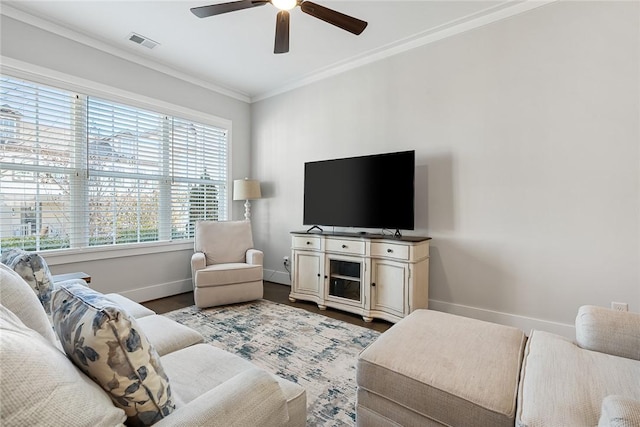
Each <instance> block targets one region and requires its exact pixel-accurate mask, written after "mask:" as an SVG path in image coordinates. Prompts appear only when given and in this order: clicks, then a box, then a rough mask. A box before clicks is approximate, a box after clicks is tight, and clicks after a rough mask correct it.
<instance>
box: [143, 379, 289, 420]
mask: <svg viewBox="0 0 640 427" xmlns="http://www.w3.org/2000/svg"><path fill="white" fill-rule="evenodd" d="M288 421H289V412H288V410H287V400H286V398H285V397H284V394H283V393H282V390H281V389H280V385H279V384H278V381H277V380H276V379H275V378H274V377H273V376H271V374H269V373H267V372H266V371H263V370H262V369H258V368H252V369H249V370H247V371H244V372H242V373H240V374H238V375H236V376H235V377H233V378H231V379H229V380H227V381H225V382H224V383H222V384H220V385H219V386H217V387H215V388H213V389H211V390H209V391H208V392H206V393H205V394H203V395H202V396H200V397H198V398H196V399H194V400H192V401H191V402H189V403H188V404H186V405H184V406H182V407H180V408H178V409H177V410H176V411H175V412H173V413H172V414H170V415H169V416H168V417H167V418H163V419H162V420H161V421H160V422H158V423H156V424H154V426H157V427H168V426H176V427H178V426H190V427H195V426H207V427H217V426H220V427H233V426H237V427H245V426H261V427H281V426H283V425H285V424H286V423H287V422H288Z"/></svg>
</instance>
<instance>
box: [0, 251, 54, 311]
mask: <svg viewBox="0 0 640 427" xmlns="http://www.w3.org/2000/svg"><path fill="white" fill-rule="evenodd" d="M0 262H1V263H2V264H5V265H6V266H7V267H9V268H11V269H12V270H13V271H15V272H16V273H18V275H19V276H20V277H22V278H23V279H24V281H25V282H27V284H28V285H29V286H31V288H32V289H33V292H35V294H36V296H37V297H38V299H39V300H40V303H41V304H42V307H44V311H45V312H46V313H47V314H50V313H51V292H52V290H53V278H52V277H51V272H50V271H49V266H48V265H47V262H46V261H45V260H44V258H42V257H41V256H40V255H38V254H36V253H29V252H26V251H24V250H22V249H11V250H9V251H7V252H4V253H3V254H2V256H1V257H0Z"/></svg>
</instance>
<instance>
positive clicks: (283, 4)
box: [271, 0, 298, 10]
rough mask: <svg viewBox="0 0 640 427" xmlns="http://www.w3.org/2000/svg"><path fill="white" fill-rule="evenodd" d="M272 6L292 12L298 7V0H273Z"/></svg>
mask: <svg viewBox="0 0 640 427" xmlns="http://www.w3.org/2000/svg"><path fill="white" fill-rule="evenodd" d="M271 4H272V5H274V6H275V7H277V8H278V9H280V10H291V9H293V8H294V7H296V6H297V5H298V0H271Z"/></svg>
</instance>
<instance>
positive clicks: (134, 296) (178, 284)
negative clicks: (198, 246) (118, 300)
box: [119, 278, 193, 302]
mask: <svg viewBox="0 0 640 427" xmlns="http://www.w3.org/2000/svg"><path fill="white" fill-rule="evenodd" d="M192 290H193V284H192V282H191V278H188V279H183V280H177V281H175V282H167V283H159V284H157V285H152V286H146V287H144V288H137V289H131V290H129V291H123V292H119V294H121V295H122V296H125V297H127V298H129V299H130V300H133V301H135V302H145V301H151V300H154V299H158V298H165V297H170V296H172V295H178V294H183V293H185V292H189V291H192Z"/></svg>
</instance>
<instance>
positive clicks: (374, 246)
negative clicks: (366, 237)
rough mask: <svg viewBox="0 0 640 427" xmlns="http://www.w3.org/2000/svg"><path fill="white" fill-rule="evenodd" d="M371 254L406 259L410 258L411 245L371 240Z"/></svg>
mask: <svg viewBox="0 0 640 427" xmlns="http://www.w3.org/2000/svg"><path fill="white" fill-rule="evenodd" d="M371 256H372V257H381V258H382V257H384V258H393V259H400V260H404V261H406V260H408V259H409V246H407V245H399V244H396V243H382V242H371Z"/></svg>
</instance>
